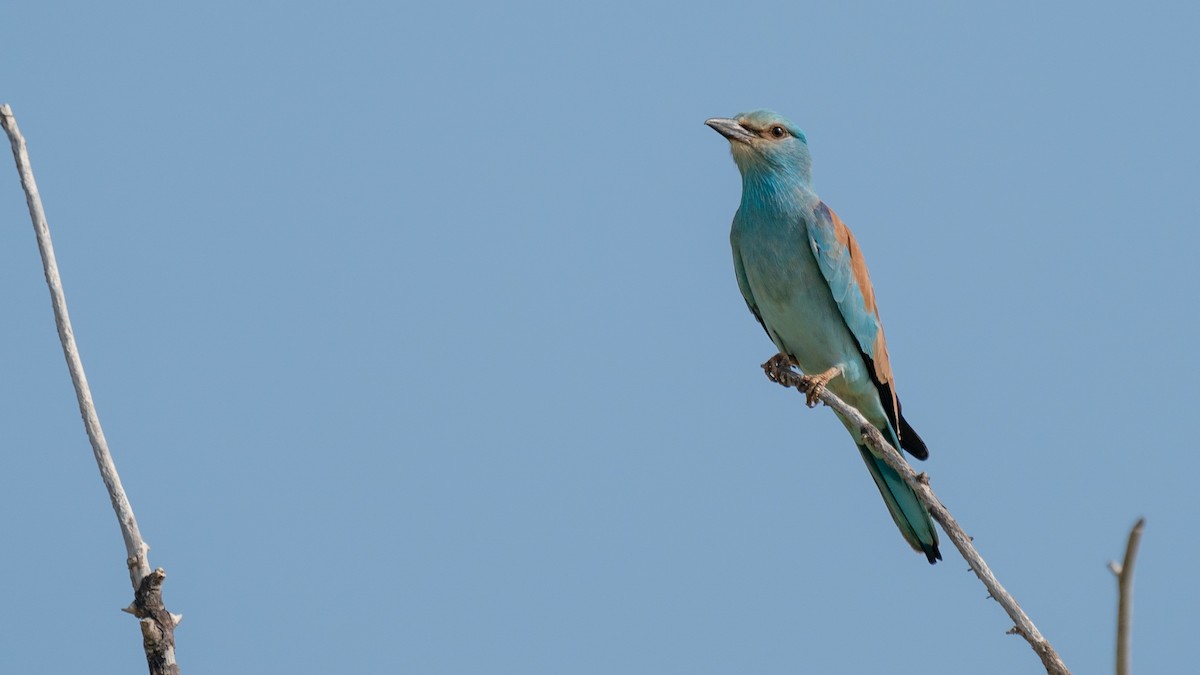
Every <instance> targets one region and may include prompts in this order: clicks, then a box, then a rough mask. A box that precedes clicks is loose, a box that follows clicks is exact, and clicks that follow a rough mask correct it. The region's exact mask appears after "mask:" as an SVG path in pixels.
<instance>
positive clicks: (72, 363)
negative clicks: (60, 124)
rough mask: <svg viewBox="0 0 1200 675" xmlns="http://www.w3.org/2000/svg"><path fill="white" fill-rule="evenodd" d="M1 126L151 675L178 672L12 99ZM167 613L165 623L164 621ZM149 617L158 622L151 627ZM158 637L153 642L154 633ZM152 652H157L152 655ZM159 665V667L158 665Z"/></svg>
mask: <svg viewBox="0 0 1200 675" xmlns="http://www.w3.org/2000/svg"><path fill="white" fill-rule="evenodd" d="M0 126H3V127H4V131H5V133H7V134H8V140H9V143H11V145H12V152H13V159H14V160H16V164H17V173H18V174H20V177H21V187H22V188H24V190H25V202H26V204H27V205H28V206H29V217H30V218H31V219H32V221H33V229H34V232H35V233H36V235H37V243H38V251H39V252H40V253H41V255H42V268H43V270H44V271H45V275H46V284H47V285H48V286H49V287H50V302H51V304H52V305H53V307H54V322H55V324H57V326H58V337H59V341H61V342H62V348H63V355H64V356H65V357H66V359H67V370H68V371H70V373H71V382H72V383H73V384H74V385H75V397H76V398H77V399H78V401H79V412H80V414H81V415H82V416H83V426H84V429H85V430H86V431H87V436H88V440H89V441H91V444H92V454H93V455H94V456H95V458H96V465H97V466H98V467H99V468H100V477H101V478H102V479H103V480H104V487H105V488H106V489H107V490H108V497H109V500H110V501H112V507H113V511H115V512H116V514H117V522H118V523H119V524H120V526H121V537H122V538H123V539H124V540H125V553H126V565H127V566H128V568H129V580H130V582H132V584H133V589H134V593H135V599H134V604H133V606H132V608H131V609H132V610H133V611H132V613H133V614H135V615H137V616H139V617H147V618H145V619H143V630H142V633H143V637H144V640H145V645H146V657H147V659H148V660H149V663H150V672H151V673H152V675H158V674H159V673H163V674H174V673H178V672H179V668H178V666H176V665H175V636H174V627H175V623H177V622H176V621H174V619H173V618H172V617H171V615H170V614H169V613H167V612H166V611H165V610H162V611H161V612H156V611H155V609H156V607H157V609H159V610H161V609H162V579H163V578H165V576H166V574H165V572H163V571H162V570H161V569H158V570H155V571H154V572H151V571H150V562H149V559H148V558H147V556H146V552H147V551H149V550H150V547H149V546H147V545H146V542H145V541H143V540H142V533H141V532H140V531H139V530H138V525H137V519H136V518H134V515H133V507H132V506H130V504H129V499H128V498H127V497H126V496H125V488H124V487H122V486H121V477H120V476H119V475H117V467H116V465H115V464H114V463H113V459H112V455H111V454H109V452H108V441H106V440H105V438H104V430H103V429H102V428H101V427H100V418H99V416H98V415H97V413H96V405H95V403H93V402H92V392H91V389H89V387H88V382H87V375H85V374H84V372H83V361H82V360H81V359H80V357H79V348H78V346H77V345H76V344H75V333H74V331H72V330H71V317H70V316H69V315H68V314H67V298H66V295H65V294H64V293H63V287H62V278H61V277H59V274H58V262H57V261H56V260H55V257H54V245H53V244H52V243H51V241H50V225H49V224H48V223H47V222H46V212H45V210H44V209H43V208H42V198H41V196H40V195H39V194H38V189H37V182H36V181H35V180H34V178H33V167H32V165H31V164H30V161H29V150H28V148H26V146H25V138H24V137H23V136H21V130H20V129H19V128H18V127H17V120H16V118H15V117H14V116H13V112H12V108H11V107H9V106H8V105H7V104H5V105H0ZM162 615H165V616H166V622H165V623H162V622H161V621H160V619H161V617H162ZM146 621H151V622H152V623H154V624H155V625H154V626H153V627H151V628H150V630H149V632H147V627H146V625H145V622H146ZM152 636H153V637H154V640H153V645H152V644H151V637H152ZM152 652H153V654H154V656H153V658H152V657H151V653H152ZM156 666H157V667H156Z"/></svg>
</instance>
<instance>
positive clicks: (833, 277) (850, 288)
mask: <svg viewBox="0 0 1200 675" xmlns="http://www.w3.org/2000/svg"><path fill="white" fill-rule="evenodd" d="M814 214H815V218H814V222H813V223H812V225H811V226H810V227H809V228H808V237H809V244H810V245H811V246H812V250H813V255H814V256H815V257H816V259H817V265H818V266H820V268H821V274H822V275H823V276H824V277H825V281H826V282H827V283H828V284H829V290H830V291H831V292H832V293H833V299H834V301H836V302H837V306H838V309H839V310H841V313H842V319H843V320H845V322H846V326H847V327H848V328H849V329H850V332H851V333H852V334H853V335H854V338H855V340H857V341H858V348H859V351H861V352H862V355H863V358H864V360H865V361H866V364H867V370H868V372H870V374H871V379H872V380H873V381H874V382H875V386H876V387H878V389H879V395H880V399H881V402H882V403H883V408H884V410H885V412H887V416H888V419H889V420H891V422H892V428H893V429H895V430H896V432H897V433H899V432H900V405H899V403H898V402H897V401H896V393H895V389H894V388H893V386H892V364H891V362H890V361H889V360H888V352H887V341H886V340H884V337H883V325H882V324H881V323H880V321H879V310H878V309H877V308H876V306H875V289H874V288H872V287H871V276H870V275H869V274H868V273H867V263H866V260H864V259H863V255H862V251H861V250H859V248H858V242H857V241H855V240H854V235H853V234H851V233H850V228H848V227H846V224H845V223H843V222H842V219H841V218H839V217H838V215H837V214H836V213H834V212H833V210H832V209H830V208H829V207H828V206H826V205H825V203H824V202H819V203H818V204H817V206H816V208H815V209H814Z"/></svg>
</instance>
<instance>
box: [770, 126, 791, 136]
mask: <svg viewBox="0 0 1200 675" xmlns="http://www.w3.org/2000/svg"><path fill="white" fill-rule="evenodd" d="M771 135H772V136H774V137H775V138H783V137H784V136H786V135H787V131H785V130H784V128H783V127H771Z"/></svg>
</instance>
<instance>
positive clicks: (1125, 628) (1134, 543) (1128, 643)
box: [1108, 518, 1146, 675]
mask: <svg viewBox="0 0 1200 675" xmlns="http://www.w3.org/2000/svg"><path fill="white" fill-rule="evenodd" d="M1145 527H1146V519H1145V518H1138V521H1137V522H1136V523H1134V525H1133V529H1132V530H1130V531H1129V543H1128V544H1126V545H1125V561H1124V562H1122V563H1121V564H1120V565H1118V564H1117V563H1115V562H1110V563H1108V569H1110V570H1112V573H1113V574H1115V575H1116V576H1117V592H1118V597H1117V675H1129V674H1130V673H1131V672H1132V665H1131V662H1132V659H1133V654H1132V650H1133V647H1132V643H1133V635H1132V634H1133V564H1134V563H1135V562H1137V550H1138V544H1140V543H1141V542H1142V530H1143V529H1145Z"/></svg>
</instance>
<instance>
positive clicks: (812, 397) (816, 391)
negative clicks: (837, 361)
mask: <svg viewBox="0 0 1200 675" xmlns="http://www.w3.org/2000/svg"><path fill="white" fill-rule="evenodd" d="M841 374H842V369H841V367H840V366H834V367H832V368H830V369H829V370H827V371H825V372H823V373H821V374H820V375H805V376H804V377H801V378H800V386H801V387H802V388H803V389H804V404H805V405H807V406H808V407H810V408H815V407H817V404H818V403H820V402H821V392H823V391H825V385H827V384H829V381H830V380H832V379H833V378H835V377H837V376H838V375H841Z"/></svg>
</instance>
